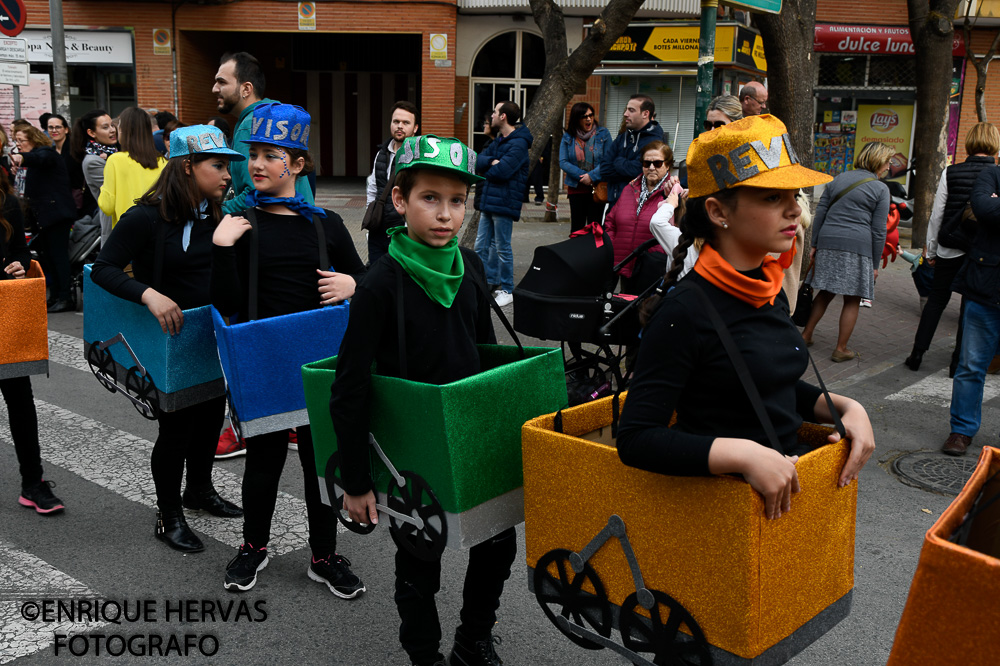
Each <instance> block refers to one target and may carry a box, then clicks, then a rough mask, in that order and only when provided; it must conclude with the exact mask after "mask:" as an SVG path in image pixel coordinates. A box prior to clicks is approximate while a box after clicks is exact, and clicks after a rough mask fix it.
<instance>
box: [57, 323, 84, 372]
mask: <svg viewBox="0 0 1000 666" xmlns="http://www.w3.org/2000/svg"><path fill="white" fill-rule="evenodd" d="M49 361H50V362H52V363H58V364H59V365H65V366H68V367H70V368H76V369H77V370H85V371H86V372H90V366H89V365H88V364H87V360H86V359H85V358H84V357H83V340H82V339H80V338H78V337H76V336H73V335H66V334H65V333H59V332H58V331H53V330H51V329H50V330H49Z"/></svg>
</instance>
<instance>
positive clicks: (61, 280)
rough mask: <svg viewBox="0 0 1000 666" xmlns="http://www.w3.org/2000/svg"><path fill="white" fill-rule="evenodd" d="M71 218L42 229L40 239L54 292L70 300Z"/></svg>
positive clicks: (46, 272) (47, 272) (45, 268)
mask: <svg viewBox="0 0 1000 666" xmlns="http://www.w3.org/2000/svg"><path fill="white" fill-rule="evenodd" d="M72 226H73V223H72V222H71V221H70V220H66V221H65V222H56V223H55V224H50V225H49V226H47V227H45V228H44V229H42V231H41V233H40V234H39V237H38V240H39V242H41V244H42V254H41V258H42V262H43V264H44V266H43V269H44V270H45V274H46V275H49V276H51V278H52V281H51V283H50V284H51V286H52V293H53V294H54V295H55V297H56V298H57V299H61V300H67V301H68V300H70V298H71V295H70V284H69V232H70V228H71V227H72ZM25 268H27V266H25Z"/></svg>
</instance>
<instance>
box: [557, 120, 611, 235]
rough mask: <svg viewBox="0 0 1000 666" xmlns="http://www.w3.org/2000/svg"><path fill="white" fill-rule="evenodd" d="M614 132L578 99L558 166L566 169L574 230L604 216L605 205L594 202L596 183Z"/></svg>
mask: <svg viewBox="0 0 1000 666" xmlns="http://www.w3.org/2000/svg"><path fill="white" fill-rule="evenodd" d="M610 143H611V132H609V131H608V129H607V128H606V127H601V126H600V125H599V124H598V123H597V117H596V116H595V115H594V107H592V106H591V105H590V104H587V103H586V102H577V103H576V104H574V105H573V108H572V109H571V110H570V112H569V125H568V126H567V127H566V131H565V132H563V137H562V143H561V144H560V146H559V168H560V169H562V170H563V171H565V172H566V187H567V189H568V190H569V195H568V198H569V215H570V225H571V233H572V232H573V231H578V230H580V229H582V228H583V227H585V226H586V225H587V223H588V222H593V221H595V220H599V219H600V218H601V210H602V209H603V208H604V207H603V205H601V204H599V203H596V202H595V201H594V183H596V182H598V181H599V180H600V179H601V156H603V155H604V147H605V146H606V145H609V144H610Z"/></svg>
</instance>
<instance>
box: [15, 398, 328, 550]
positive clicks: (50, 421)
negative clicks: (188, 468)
mask: <svg viewBox="0 0 1000 666" xmlns="http://www.w3.org/2000/svg"><path fill="white" fill-rule="evenodd" d="M95 390H96V389H95ZM35 405H36V407H37V409H38V422H39V430H40V431H41V432H44V433H45V441H44V444H43V446H42V458H44V459H45V461H46V462H49V463H51V464H53V465H58V466H59V467H61V468H63V469H65V470H68V471H70V472H73V473H74V474H77V475H79V476H81V477H83V478H84V479H86V480H87V481H91V482H93V483H96V484H98V485H99V486H101V487H103V488H106V489H107V490H110V491H112V492H114V493H116V494H118V495H121V496H122V497H124V498H125V499H128V500H131V501H133V502H138V503H139V504H142V505H145V506H148V507H151V508H155V506H156V492H155V489H154V487H153V477H152V474H151V473H150V471H149V455H150V451H151V450H152V448H153V443H152V442H150V441H148V440H145V439H142V438H141V437H138V436H136V435H133V434H131V433H128V432H125V431H123V430H118V429H117V428H113V427H111V426H109V425H106V424H104V423H100V422H98V421H94V420H93V419H90V418H87V417H85V416H81V415H79V414H75V413H73V412H71V411H69V410H66V409H63V408H61V407H58V406H56V405H53V404H49V403H47V402H43V401H41V400H36V401H35ZM124 408H125V407H124V403H123V409H124ZM0 441H3V442H5V443H6V444H8V445H13V442H12V441H11V438H10V427H9V425H8V421H7V411H6V406H5V405H3V404H2V403H0ZM290 458H291V459H294V456H290ZM289 462H291V461H289ZM212 481H213V482H214V484H215V487H216V489H218V491H219V492H220V494H222V496H223V497H226V498H227V499H230V500H232V501H235V502H237V503H239V498H240V496H241V482H242V479H241V477H240V476H238V475H236V474H233V473H232V472H229V471H227V470H225V469H222V468H221V467H220V466H219V465H216V466H215V468H214V469H213V472H212ZM187 518H188V524H189V525H190V526H191V527H192V528H193V529H194V530H196V531H197V532H198V533H199V534H202V535H208V536H210V537H212V538H213V539H217V540H218V541H221V542H222V543H225V544H227V545H230V546H232V547H233V548H238V547H239V545H240V544H241V543H243V520H242V519H239V518H236V519H223V518H215V517H213V516H209V515H208V514H206V513H201V512H187ZM152 524H153V515H152V513H151V514H150V522H149V525H150V526H152ZM339 528H340V530H341V531H343V530H344V528H343V526H339ZM308 537H309V530H308V524H307V521H306V503H305V502H304V501H303V500H300V499H298V498H297V497H293V496H292V495H289V494H287V493H282V492H279V493H278V502H277V505H276V507H275V511H274V519H273V520H272V522H271V542H270V543H269V544H268V551H269V552H270V553H271V554H272V556H274V555H284V554H286V553H290V552H292V551H295V550H299V549H300V548H305V547H306V546H307V545H308Z"/></svg>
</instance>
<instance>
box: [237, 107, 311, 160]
mask: <svg viewBox="0 0 1000 666" xmlns="http://www.w3.org/2000/svg"><path fill="white" fill-rule="evenodd" d="M311 120H312V116H310V115H309V112H308V111H306V110H305V109H303V108H302V107H301V106H295V105H294V104H279V103H278V102H272V103H269V104H258V105H257V106H255V107H254V108H253V117H252V118H251V119H250V138H249V139H242V141H243V143H266V144H270V145H272V146H281V147H282V148H297V149H299V150H309V123H310V121H311Z"/></svg>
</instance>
